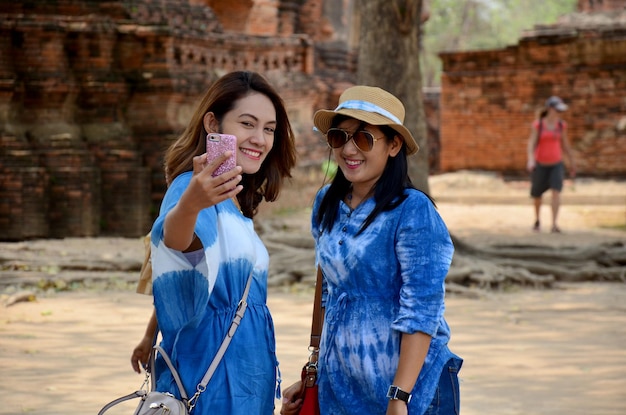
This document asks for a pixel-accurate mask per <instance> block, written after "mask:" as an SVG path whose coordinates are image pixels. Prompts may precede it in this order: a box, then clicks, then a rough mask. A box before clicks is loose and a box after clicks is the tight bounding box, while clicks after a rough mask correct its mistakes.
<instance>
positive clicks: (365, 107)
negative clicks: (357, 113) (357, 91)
mask: <svg viewBox="0 0 626 415" xmlns="http://www.w3.org/2000/svg"><path fill="white" fill-rule="evenodd" d="M341 109H349V110H361V111H367V112H375V113H377V114H380V115H382V116H383V117H387V118H389V119H390V120H391V121H393V122H395V123H396V124H402V121H400V119H399V118H398V117H396V116H395V115H393V114H392V113H390V112H389V111H387V110H386V109H384V108H381V107H379V106H378V105H376V104H372V103H371V102H368V101H361V100H357V99H353V100H350V101H345V102H342V103H341V104H339V106H337V108H335V111H339V110H341Z"/></svg>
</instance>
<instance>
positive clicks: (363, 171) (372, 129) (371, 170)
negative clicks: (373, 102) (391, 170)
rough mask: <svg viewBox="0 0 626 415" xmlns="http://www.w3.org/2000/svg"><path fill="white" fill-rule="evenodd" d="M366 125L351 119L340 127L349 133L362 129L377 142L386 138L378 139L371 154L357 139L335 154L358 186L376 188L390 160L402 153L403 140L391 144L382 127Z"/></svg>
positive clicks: (346, 174) (341, 166)
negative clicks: (356, 143)
mask: <svg viewBox="0 0 626 415" xmlns="http://www.w3.org/2000/svg"><path fill="white" fill-rule="evenodd" d="M362 124H363V123H362V122H361V121H359V120H356V119H353V118H351V119H347V120H344V121H342V122H341V123H339V125H337V128H339V129H342V130H344V131H346V132H348V134H354V133H355V132H356V131H357V129H362V130H365V131H367V132H369V133H371V134H372V136H374V138H375V139H378V138H381V137H383V139H382V140H376V141H375V142H374V145H373V147H372V150H371V151H361V150H360V149H359V148H358V147H357V146H356V145H355V144H354V141H353V140H348V142H346V143H345V144H344V145H343V146H341V147H339V148H335V149H333V155H334V157H335V161H336V162H337V165H338V166H339V168H340V169H341V171H342V172H343V174H344V176H345V177H346V179H347V180H348V181H350V182H352V185H353V186H354V187H356V186H359V187H360V186H363V187H364V188H372V187H373V186H374V184H376V182H377V181H378V179H379V178H380V176H381V175H382V174H383V171H384V170H385V166H386V165H387V159H388V158H389V157H395V156H396V155H397V154H398V152H399V151H400V148H401V146H402V141H401V140H400V138H398V137H397V136H396V137H395V138H394V140H393V141H391V142H390V141H389V140H388V139H386V138H385V137H384V133H383V132H382V130H381V129H380V128H379V127H377V126H375V125H371V124H363V125H362Z"/></svg>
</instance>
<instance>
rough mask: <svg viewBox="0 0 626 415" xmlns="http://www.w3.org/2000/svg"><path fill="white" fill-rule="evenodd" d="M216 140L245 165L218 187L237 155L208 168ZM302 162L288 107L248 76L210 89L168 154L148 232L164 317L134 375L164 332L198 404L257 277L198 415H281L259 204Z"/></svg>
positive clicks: (166, 379) (159, 378)
mask: <svg viewBox="0 0 626 415" xmlns="http://www.w3.org/2000/svg"><path fill="white" fill-rule="evenodd" d="M212 132H215V133H224V134H231V135H234V136H236V137H237V146H236V151H235V154H234V156H235V157H236V165H237V166H236V167H235V168H234V169H232V170H230V171H227V172H225V173H222V174H221V175H218V176H216V177H214V176H213V172H214V171H215V170H216V169H217V168H218V167H219V166H220V165H221V164H222V163H223V162H224V161H226V160H227V158H228V157H229V156H232V155H233V154H230V151H227V152H226V153H224V154H222V155H221V156H219V157H218V158H217V159H215V160H214V161H209V160H208V159H207V154H206V139H207V138H206V137H207V134H208V133H212ZM295 161H296V152H295V144H294V134H293V131H292V129H291V126H290V123H289V120H288V118H287V112H286V110H285V107H284V104H283V101H282V99H281V98H280V96H279V95H278V94H277V93H276V91H275V90H274V88H273V87H272V86H270V84H269V83H268V82H267V81H266V80H265V79H264V78H263V77H262V76H261V75H259V74H257V73H254V72H244V71H240V72H232V73H229V74H226V75H224V76H223V77H221V78H220V79H218V80H217V81H216V82H215V83H213V85H211V87H210V88H209V90H208V91H207V93H206V94H205V96H204V97H203V99H202V101H201V102H200V104H199V106H198V107H197V109H196V110H195V112H194V114H193V116H192V118H191V121H190V123H189V125H188V127H187V128H186V130H185V131H184V132H183V134H182V135H181V136H180V137H178V139H177V140H176V141H175V142H174V143H173V144H172V145H171V146H170V147H169V149H168V150H167V152H166V154H165V176H166V178H167V179H168V189H167V192H166V194H165V197H164V199H163V202H162V206H161V210H160V214H159V216H158V218H157V219H156V221H155V222H154V225H153V227H152V230H151V249H152V272H153V284H152V290H153V296H154V307H155V311H154V313H153V316H152V318H151V319H150V322H149V323H148V327H147V329H146V332H145V336H144V338H143V339H142V340H141V341H140V343H139V344H138V345H137V347H136V348H135V349H134V350H133V354H132V357H131V364H132V366H133V368H134V369H135V371H139V366H140V365H143V366H144V367H145V365H146V364H147V362H148V357H149V355H150V351H151V348H152V341H153V338H154V335H155V332H156V328H157V321H158V329H159V330H160V332H161V336H162V341H161V343H160V345H161V347H163V349H164V350H165V351H166V352H167V353H168V354H169V356H170V358H171V360H172V361H173V363H174V365H175V366H176V368H177V370H178V372H179V374H180V376H181V378H182V382H183V384H184V386H185V389H186V390H187V393H188V395H189V396H191V395H193V394H194V393H195V391H196V385H198V383H199V382H200V380H201V379H202V377H203V376H204V374H205V372H206V370H207V368H208V367H209V364H210V363H211V361H212V359H213V357H214V356H215V355H216V352H217V350H218V347H219V346H220V344H221V342H222V340H223V339H224V337H225V336H226V331H227V330H228V328H229V326H230V323H231V321H232V319H233V316H234V314H235V311H236V310H237V307H238V303H239V301H240V299H241V297H242V294H243V292H244V288H245V286H246V282H247V280H248V276H249V275H250V274H252V277H253V279H252V285H251V288H250V292H249V295H248V299H247V303H248V306H247V310H246V314H245V316H244V317H243V319H242V320H241V323H240V325H239V328H238V330H237V332H236V333H235V334H234V336H233V339H232V342H231V343H230V346H229V348H228V349H227V350H226V354H225V355H224V357H223V359H222V360H221V362H220V364H219V366H218V367H217V370H216V372H215V374H214V375H213V377H212V379H211V381H210V383H209V386H208V387H207V388H206V390H205V391H204V392H203V393H202V394H201V395H200V397H199V398H198V400H197V401H196V402H197V403H196V406H195V408H194V410H193V413H194V414H196V415H209V414H245V415H250V414H264V415H269V414H272V413H273V411H274V399H275V391H276V390H277V381H278V376H277V373H278V362H277V358H276V347H275V337H274V326H273V322H272V318H271V316H270V312H269V309H268V308H267V305H266V300H267V276H268V266H269V256H268V252H267V249H266V248H265V246H264V245H263V243H262V241H261V239H260V238H259V237H258V235H257V234H256V232H255V231H254V227H253V222H252V218H253V217H254V215H255V214H256V212H257V207H258V206H259V204H260V203H261V201H262V200H266V201H268V202H271V201H274V200H276V198H277V197H278V195H279V193H280V190H281V187H282V184H283V181H284V179H285V178H288V177H291V170H292V168H293V167H294V165H295ZM155 371H156V373H155V374H153V375H155V376H156V389H157V390H158V391H162V392H170V393H172V394H174V395H175V396H177V397H180V393H179V391H178V388H177V387H176V384H175V382H174V381H173V377H172V374H171V372H170V371H169V369H168V368H167V366H166V365H165V364H164V363H163V362H162V361H157V366H156V370H155Z"/></svg>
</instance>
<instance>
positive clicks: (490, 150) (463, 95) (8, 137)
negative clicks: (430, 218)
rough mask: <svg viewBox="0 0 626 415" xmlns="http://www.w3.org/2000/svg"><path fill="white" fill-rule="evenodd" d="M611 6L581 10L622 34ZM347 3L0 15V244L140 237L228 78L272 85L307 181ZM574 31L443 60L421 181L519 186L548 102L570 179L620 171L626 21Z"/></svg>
mask: <svg viewBox="0 0 626 415" xmlns="http://www.w3.org/2000/svg"><path fill="white" fill-rule="evenodd" d="M592 3H594V4H595V6H594V5H593V4H592ZM624 3H625V2H624V1H607V0H604V1H595V2H591V1H584V2H583V1H581V2H580V5H579V9H580V10H581V11H584V12H586V13H587V14H588V15H589V16H590V18H591V17H593V19H596V20H597V19H599V18H598V17H597V16H600V15H601V16H605V15H606V16H608V17H607V19H609V20H610V19H623V9H624ZM353 5H354V0H342V1H336V0H245V1H237V2H233V1H227V0H117V1H113V0H112V1H97V0H55V1H45V2H44V1H41V2H38V1H35V2H32V1H15V2H9V1H1V2H0V239H2V240H21V239H29V238H45V237H68V236H97V235H104V234H107V235H119V236H138V235H141V234H143V233H145V232H147V230H148V229H149V227H150V223H151V221H152V219H153V217H154V215H155V213H156V209H158V206H159V203H160V200H161V197H162V195H163V193H164V191H165V180H164V177H163V171H162V167H161V164H162V161H161V160H162V155H163V151H164V149H165V148H166V147H167V145H168V144H169V143H170V142H171V140H172V139H174V138H175V137H176V135H177V134H178V133H180V132H181V131H182V129H183V128H184V126H185V124H186V121H187V119H188V117H189V115H190V113H191V112H192V111H193V108H194V106H195V103H196V101H197V99H199V98H200V97H201V96H202V95H203V93H204V92H205V90H206V89H207V87H208V86H209V85H210V84H211V83H212V82H213V81H214V80H215V79H217V78H218V77H219V76H220V75H222V74H223V73H225V72H228V71H231V70H235V69H249V70H255V71H259V72H261V73H263V74H264V75H265V76H267V77H268V78H269V80H270V81H271V82H272V83H273V84H274V85H275V86H276V87H277V89H278V90H279V91H280V93H281V95H282V96H283V98H284V99H285V102H286V104H287V107H288V110H289V115H290V119H291V121H292V124H293V127H294V129H295V131H296V134H297V137H298V153H299V166H300V169H307V168H309V167H312V168H317V166H318V165H319V163H320V162H321V161H322V160H324V159H325V156H326V154H327V152H326V149H325V146H324V145H322V144H321V143H320V137H319V136H317V135H316V134H314V133H313V132H312V130H311V127H312V124H311V118H312V114H313V112H314V111H315V110H316V109H318V108H321V107H331V106H334V105H335V104H336V102H337V98H338V96H339V94H340V93H341V91H343V89H344V88H345V87H346V86H349V85H350V84H352V83H354V81H355V67H356V49H357V47H358V39H355V33H358V30H356V29H355V27H356V26H355V24H356V23H358V22H355V21H353V14H352V13H351V10H352V7H353ZM598 7H601V9H598ZM618 9H619V11H616V10H618ZM599 10H601V11H599ZM620 13H621V14H620ZM620 16H622V17H620ZM571 19H573V20H571V21H564V22H562V24H561V25H560V26H555V27H545V28H537V29H536V30H535V31H533V32H529V33H528V34H527V35H526V36H525V37H524V38H523V39H522V40H521V41H520V44H519V45H517V46H515V47H512V48H507V49H505V50H500V51H486V52H468V53H450V54H444V55H442V58H443V60H444V67H445V71H446V73H445V75H444V79H443V89H442V91H443V94H442V98H441V100H439V96H438V94H437V93H433V92H428V93H426V94H425V101H426V110H427V118H428V121H429V135H430V136H432V137H434V138H433V140H430V142H431V144H432V146H431V152H430V160H431V168H432V169H433V170H435V171H438V170H439V169H441V170H443V171H449V170H455V169H461V168H475V169H489V170H498V171H507V170H513V171H519V170H520V169H522V168H523V166H524V163H525V160H524V157H525V155H524V146H525V139H526V136H527V133H528V131H527V130H528V128H527V127H528V125H529V124H530V121H531V119H532V115H533V112H534V110H535V108H536V107H537V106H538V105H540V104H541V103H542V102H543V100H544V99H545V96H546V95H547V94H551V93H556V94H559V95H562V96H563V98H565V99H566V100H567V101H568V102H569V103H570V104H571V108H572V111H570V112H569V113H568V121H569V122H570V125H571V136H572V138H573V141H574V147H575V149H576V152H577V155H578V156H579V159H580V160H581V161H580V163H579V164H580V167H581V169H582V170H583V172H585V173H588V174H605V173H606V174H608V173H611V174H623V173H625V172H626V167H624V166H625V165H626V163H625V162H624V160H626V159H625V153H624V151H626V150H625V148H626V145H624V129H625V128H626V125H625V124H626V121H624V117H625V108H626V103H625V102H624V97H625V96H626V94H625V92H626V91H624V89H625V88H626V87H625V83H626V80H625V77H626V75H625V70H624V68H625V61H624V57H625V56H626V49H625V48H626V46H625V42H626V41H625V40H624V38H625V37H624V21H623V20H619V21H618V23H610V24H608V23H605V21H604V20H601V21H600V20H598V21H596V20H593V21H591V23H590V21H589V20H588V19H587V20H585V23H584V27H583V28H579V27H578V25H579V23H578V21H576V20H575V18H574V17H571ZM581 19H582V18H581ZM583 20H584V19H583ZM593 22H596V23H593ZM619 22H621V26H620V23H619ZM588 103H592V104H593V105H587V104H588ZM440 104H441V106H442V108H441V117H439V105H440ZM439 125H441V129H440V137H441V148H440V146H439V140H437V139H436V137H437V136H438V133H439ZM620 161H621V164H620Z"/></svg>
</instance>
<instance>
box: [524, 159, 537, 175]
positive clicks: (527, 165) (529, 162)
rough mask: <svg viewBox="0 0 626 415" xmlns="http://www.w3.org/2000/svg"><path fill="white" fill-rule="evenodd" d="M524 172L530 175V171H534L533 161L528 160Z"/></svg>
mask: <svg viewBox="0 0 626 415" xmlns="http://www.w3.org/2000/svg"><path fill="white" fill-rule="evenodd" d="M526 170H528V172H529V173H532V171H533V170H535V160H528V163H526Z"/></svg>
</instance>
